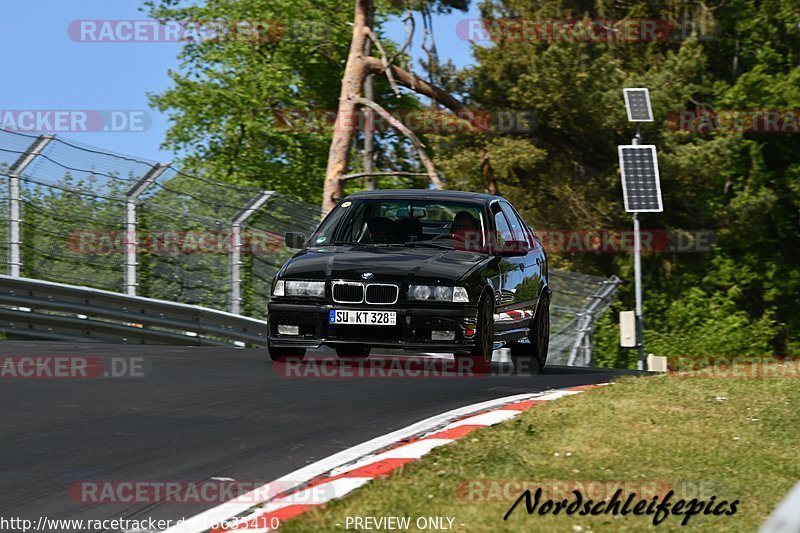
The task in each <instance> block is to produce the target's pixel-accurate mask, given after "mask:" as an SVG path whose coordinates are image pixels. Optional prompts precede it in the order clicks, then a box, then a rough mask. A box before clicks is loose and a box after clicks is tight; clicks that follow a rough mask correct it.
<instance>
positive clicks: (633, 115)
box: [622, 88, 653, 122]
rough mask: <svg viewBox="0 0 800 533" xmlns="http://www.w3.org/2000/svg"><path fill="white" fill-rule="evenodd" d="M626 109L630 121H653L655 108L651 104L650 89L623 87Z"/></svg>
mask: <svg viewBox="0 0 800 533" xmlns="http://www.w3.org/2000/svg"><path fill="white" fill-rule="evenodd" d="M622 93H623V95H624V96H625V110H626V111H627V112H628V122H653V108H652V107H651V106H650V90H649V89H645V88H630V89H623V90H622Z"/></svg>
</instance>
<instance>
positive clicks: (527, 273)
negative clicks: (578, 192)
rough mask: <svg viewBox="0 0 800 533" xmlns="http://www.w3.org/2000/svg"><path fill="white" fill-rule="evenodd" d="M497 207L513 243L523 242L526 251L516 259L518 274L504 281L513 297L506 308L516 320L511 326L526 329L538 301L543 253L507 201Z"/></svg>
mask: <svg viewBox="0 0 800 533" xmlns="http://www.w3.org/2000/svg"><path fill="white" fill-rule="evenodd" d="M500 208H501V210H502V211H503V214H504V215H505V216H506V219H507V220H508V222H509V225H510V227H511V234H512V236H513V237H514V240H515V241H519V242H522V243H524V244H525V248H526V250H527V253H526V254H525V255H524V256H520V257H517V258H515V259H517V260H518V268H519V272H517V273H516V275H515V276H513V277H512V276H509V277H508V278H507V281H508V283H509V286H508V288H507V289H508V291H509V292H513V294H514V298H513V303H512V305H511V307H509V309H510V312H511V314H512V315H514V317H516V318H518V320H515V321H514V326H515V327H528V326H529V325H530V318H531V317H532V316H533V314H534V312H535V310H536V305H537V304H538V302H539V294H540V292H541V283H542V258H543V254H542V253H541V247H537V246H536V245H537V241H536V240H535V239H534V237H533V235H531V233H530V231H529V229H528V226H527V224H525V221H524V220H522V217H521V216H520V215H519V213H518V212H517V211H516V209H514V208H513V206H511V204H509V203H507V202H500Z"/></svg>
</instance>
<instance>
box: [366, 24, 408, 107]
mask: <svg viewBox="0 0 800 533" xmlns="http://www.w3.org/2000/svg"><path fill="white" fill-rule="evenodd" d="M364 31H366V32H367V35H368V36H369V39H370V41H372V43H373V44H374V45H375V46H376V47H377V48H378V51H379V52H380V53H381V60H382V62H383V68H384V69H386V77H387V78H388V79H389V86H390V87H391V88H392V92H394V94H395V95H397V96H400V89H399V88H398V87H397V83H395V81H394V76H392V70H391V69H387V68H386V67H388V66H389V64H390V63H389V59H388V57H387V56H386V50H384V49H383V45H382V44H381V40H380V39H378V36H377V35H375V32H374V31H372V28H364Z"/></svg>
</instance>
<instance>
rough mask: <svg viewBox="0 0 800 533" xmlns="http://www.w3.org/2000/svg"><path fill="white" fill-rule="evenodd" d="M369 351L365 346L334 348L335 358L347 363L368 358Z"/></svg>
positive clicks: (351, 345) (350, 345) (343, 345)
mask: <svg viewBox="0 0 800 533" xmlns="http://www.w3.org/2000/svg"><path fill="white" fill-rule="evenodd" d="M370 350H371V348H370V347H369V346H367V345H366V344H342V345H339V346H337V347H336V356H337V357H338V358H339V359H345V360H348V361H361V360H364V359H366V358H367V357H369V352H370Z"/></svg>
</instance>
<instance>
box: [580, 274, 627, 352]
mask: <svg viewBox="0 0 800 533" xmlns="http://www.w3.org/2000/svg"><path fill="white" fill-rule="evenodd" d="M620 283H622V282H621V281H620V279H619V278H618V277H617V276H611V278H610V279H607V280H606V281H604V282H603V283H602V284H601V285H600V288H599V289H597V292H595V293H594V294H593V295H592V296H590V297H589V303H588V304H586V306H584V308H583V309H581V311H580V313H579V314H578V316H579V317H580V319H579V320H578V334H577V336H576V337H575V343H574V344H573V345H572V350H570V353H569V359H568V360H567V366H575V364H576V363H577V362H578V357H579V354H580V358H581V359H582V360H583V365H584V366H586V365H589V364H590V363H591V362H592V350H593V347H594V338H593V331H592V327H593V324H594V320H595V318H596V316H595V314H596V313H597V310H598V308H600V304H601V303H603V302H605V301H606V300H607V299H608V298H609V297H610V296H611V294H613V292H614V291H615V290H616V288H617V285H619V284H620ZM602 309H605V306H604V307H603V308H602Z"/></svg>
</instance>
